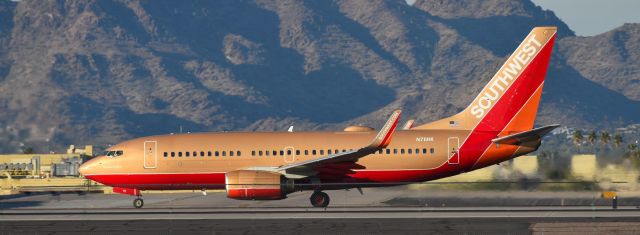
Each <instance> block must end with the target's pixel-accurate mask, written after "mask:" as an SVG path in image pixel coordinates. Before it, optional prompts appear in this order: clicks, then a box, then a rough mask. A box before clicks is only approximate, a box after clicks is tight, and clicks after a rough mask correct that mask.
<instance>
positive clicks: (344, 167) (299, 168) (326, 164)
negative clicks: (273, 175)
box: [275, 110, 401, 176]
mask: <svg viewBox="0 0 640 235" xmlns="http://www.w3.org/2000/svg"><path fill="white" fill-rule="evenodd" d="M400 112H401V111H400V110H396V111H394V112H393V114H391V117H389V120H387V122H386V123H385V125H384V126H383V127H382V129H381V130H380V132H378V134H377V135H376V137H375V138H374V139H373V141H371V143H370V144H369V145H367V146H364V147H362V148H360V149H357V150H350V151H345V152H339V153H334V154H331V155H327V156H325V157H322V158H316V159H312V160H308V161H303V162H297V163H292V164H289V165H284V166H281V167H278V168H276V169H275V170H276V171H280V172H282V171H284V172H286V173H287V174H297V175H307V176H308V175H314V174H318V173H327V174H341V175H344V174H348V173H352V172H353V171H352V169H362V168H363V167H362V166H361V165H358V164H357V163H356V161H357V160H358V159H359V158H361V157H364V156H367V155H369V154H372V153H374V152H376V151H378V150H380V149H383V148H385V147H387V146H388V145H389V143H390V142H391V137H392V135H393V132H394V131H395V129H396V126H397V125H398V119H400Z"/></svg>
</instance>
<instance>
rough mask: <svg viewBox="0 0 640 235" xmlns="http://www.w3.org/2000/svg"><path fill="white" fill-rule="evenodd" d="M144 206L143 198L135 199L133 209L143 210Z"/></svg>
mask: <svg viewBox="0 0 640 235" xmlns="http://www.w3.org/2000/svg"><path fill="white" fill-rule="evenodd" d="M142 206H144V201H143V200H142V198H141V197H138V198H136V199H133V207H135V208H142Z"/></svg>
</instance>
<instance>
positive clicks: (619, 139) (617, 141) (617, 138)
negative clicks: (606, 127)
mask: <svg viewBox="0 0 640 235" xmlns="http://www.w3.org/2000/svg"><path fill="white" fill-rule="evenodd" d="M622 142H624V139H622V136H621V135H620V134H616V135H614V136H613V145H615V146H616V148H618V147H620V145H621V144H622Z"/></svg>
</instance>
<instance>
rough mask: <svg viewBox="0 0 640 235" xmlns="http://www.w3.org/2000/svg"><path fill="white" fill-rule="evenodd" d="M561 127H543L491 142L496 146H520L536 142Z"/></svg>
mask: <svg viewBox="0 0 640 235" xmlns="http://www.w3.org/2000/svg"><path fill="white" fill-rule="evenodd" d="M559 126H560V125H557V124H556V125H549V126H543V127H539V128H536V129H532V130H529V131H523V132H520V133H516V134H513V135H508V136H504V137H500V138H495V139H493V140H491V141H492V142H494V143H496V144H509V145H519V144H521V143H525V142H529V141H536V140H539V139H541V138H542V137H543V136H544V135H546V134H547V133H549V132H551V131H552V130H553V129H556V128H557V127H559Z"/></svg>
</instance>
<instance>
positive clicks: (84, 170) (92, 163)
mask: <svg viewBox="0 0 640 235" xmlns="http://www.w3.org/2000/svg"><path fill="white" fill-rule="evenodd" d="M99 158H100V157H95V158H93V159H91V160H89V161H86V162H85V163H82V165H80V167H79V168H78V172H79V173H80V174H81V175H88V174H92V173H93V171H94V170H95V167H96V165H98V164H99V163H98V160H99Z"/></svg>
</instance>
